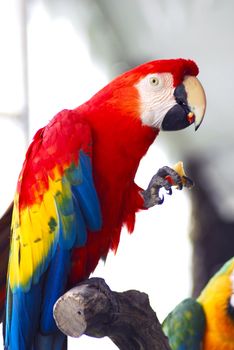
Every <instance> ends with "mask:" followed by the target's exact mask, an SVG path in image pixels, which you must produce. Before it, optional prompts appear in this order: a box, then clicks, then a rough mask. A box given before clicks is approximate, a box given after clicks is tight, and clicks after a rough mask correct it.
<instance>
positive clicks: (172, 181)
mask: <svg viewBox="0 0 234 350" xmlns="http://www.w3.org/2000/svg"><path fill="white" fill-rule="evenodd" d="M172 186H176V188H177V189H178V190H182V188H183V187H187V188H191V187H192V186H193V181H192V180H191V179H189V178H188V177H187V176H180V175H179V174H178V173H177V172H176V171H175V170H174V169H172V168H170V167H168V166H164V167H162V168H160V169H159V170H158V172H157V173H156V174H155V175H154V176H153V177H152V179H151V181H150V183H149V186H148V188H147V190H145V191H144V192H143V193H142V195H143V198H144V207H145V208H150V207H153V206H154V205H156V204H162V203H163V202H164V196H163V195H162V196H161V197H160V195H159V191H160V189H161V188H164V189H165V190H166V191H167V194H168V195H171V194H172Z"/></svg>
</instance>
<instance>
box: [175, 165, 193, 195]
mask: <svg viewBox="0 0 234 350" xmlns="http://www.w3.org/2000/svg"><path fill="white" fill-rule="evenodd" d="M172 169H174V170H175V171H176V172H177V174H179V175H180V177H181V179H182V184H183V186H184V187H187V188H192V187H193V181H192V180H191V179H190V178H189V177H187V176H186V174H185V171H184V165H183V162H181V161H179V162H178V163H176V164H175V165H173V167H172Z"/></svg>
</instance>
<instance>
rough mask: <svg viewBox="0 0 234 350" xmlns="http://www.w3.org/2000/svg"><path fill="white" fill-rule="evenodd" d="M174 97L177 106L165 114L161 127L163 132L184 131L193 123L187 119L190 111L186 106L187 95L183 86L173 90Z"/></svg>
mask: <svg viewBox="0 0 234 350" xmlns="http://www.w3.org/2000/svg"><path fill="white" fill-rule="evenodd" d="M174 96H175V100H176V102H177V104H176V105H175V106H173V107H172V108H171V109H170V110H169V111H168V112H167V113H166V115H165V117H164V119H163V122H162V125H161V129H162V130H165V131H175V130H182V129H185V128H187V127H188V126H189V125H191V124H192V122H193V121H194V120H191V119H190V118H188V115H189V113H191V111H190V109H189V107H188V104H187V93H186V91H185V88H184V85H183V84H181V85H179V86H178V87H177V88H176V89H175V91H174Z"/></svg>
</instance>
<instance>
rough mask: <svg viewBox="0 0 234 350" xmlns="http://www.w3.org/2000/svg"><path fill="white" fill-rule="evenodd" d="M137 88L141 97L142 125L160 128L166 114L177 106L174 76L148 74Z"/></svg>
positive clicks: (168, 74)
mask: <svg viewBox="0 0 234 350" xmlns="http://www.w3.org/2000/svg"><path fill="white" fill-rule="evenodd" d="M136 88H137V89H138V92H139V95H140V102H141V120H142V123H143V124H144V125H148V126H151V127H155V128H160V127H161V124H162V121H163V119H164V117H165V115H166V113H167V112H168V111H169V110H170V109H171V108H172V107H173V106H174V105H176V101H175V98H174V95H173V93H174V89H175V88H174V86H173V76H172V74H170V73H155V74H148V75H147V76H146V77H144V78H143V79H141V80H140V81H139V82H138V83H137V84H136Z"/></svg>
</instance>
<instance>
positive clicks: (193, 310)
mask: <svg viewBox="0 0 234 350" xmlns="http://www.w3.org/2000/svg"><path fill="white" fill-rule="evenodd" d="M162 327H163V331H164V333H165V334H166V335H167V336H168V339H169V343H170V346H171V348H172V350H200V349H201V343H202V339H203V335H204V331H205V313H204V310H203V308H202V306H201V304H199V303H198V302H197V301H196V300H194V299H191V298H189V299H185V300H184V301H182V302H181V303H180V304H179V305H177V306H176V308H175V309H174V310H173V311H172V312H171V313H170V314H169V315H168V316H167V317H166V319H165V320H164V322H163V325H162Z"/></svg>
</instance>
